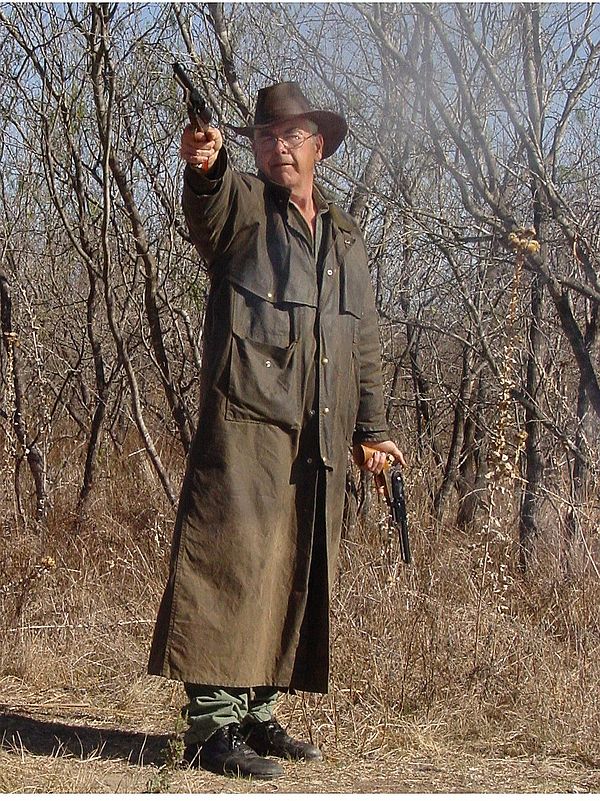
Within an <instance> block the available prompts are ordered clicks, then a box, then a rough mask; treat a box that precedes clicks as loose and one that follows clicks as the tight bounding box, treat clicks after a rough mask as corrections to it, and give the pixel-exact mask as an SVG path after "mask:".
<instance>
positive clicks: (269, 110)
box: [230, 81, 348, 158]
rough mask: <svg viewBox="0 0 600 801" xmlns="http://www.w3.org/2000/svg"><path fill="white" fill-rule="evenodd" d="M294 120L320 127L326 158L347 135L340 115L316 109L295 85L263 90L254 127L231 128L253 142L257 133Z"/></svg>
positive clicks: (294, 83) (344, 121) (276, 85)
mask: <svg viewBox="0 0 600 801" xmlns="http://www.w3.org/2000/svg"><path fill="white" fill-rule="evenodd" d="M294 117H306V119H308V120H312V121H313V122H314V123H315V124H316V125H317V126H318V128H319V133H320V134H321V135H322V136H323V158H327V156H331V154H332V153H335V151H336V150H337V149H338V147H339V146H340V144H341V143H342V140H343V138H344V137H345V136H346V133H347V131H348V124H347V123H346V120H345V119H344V118H343V117H342V116H341V115H340V114H336V113H335V112H333V111H325V110H323V109H315V108H313V106H312V104H311V103H310V101H309V100H308V99H307V98H306V97H305V96H304V95H303V94H302V90H301V89H300V86H299V85H298V84H297V83H296V81H286V82H285V83H276V84H274V85H273V86H265V87H264V88H263V89H260V90H259V92H258V97H257V98H256V109H255V111H254V123H253V124H252V125H246V126H243V127H241V128H237V127H235V126H233V125H231V126H230V127H231V128H233V130H234V131H237V133H239V134H242V135H243V136H249V137H250V138H253V137H254V131H255V130H256V129H260V128H266V127H268V126H269V125H275V124H277V123H280V122H284V121H285V120H290V119H293V118H294Z"/></svg>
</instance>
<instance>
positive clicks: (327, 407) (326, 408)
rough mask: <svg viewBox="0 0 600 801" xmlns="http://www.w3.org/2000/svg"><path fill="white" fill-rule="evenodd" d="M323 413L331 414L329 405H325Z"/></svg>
mask: <svg viewBox="0 0 600 801" xmlns="http://www.w3.org/2000/svg"><path fill="white" fill-rule="evenodd" d="M323 414H329V406H325V408H324V409H323Z"/></svg>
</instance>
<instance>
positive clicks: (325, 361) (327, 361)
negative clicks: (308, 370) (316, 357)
mask: <svg viewBox="0 0 600 801" xmlns="http://www.w3.org/2000/svg"><path fill="white" fill-rule="evenodd" d="M321 364H329V359H328V358H327V356H323V358H322V359H321Z"/></svg>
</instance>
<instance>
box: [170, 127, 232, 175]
mask: <svg viewBox="0 0 600 801" xmlns="http://www.w3.org/2000/svg"><path fill="white" fill-rule="evenodd" d="M222 147H223V137H222V136H221V131H219V129H218V128H211V127H210V126H209V127H208V128H207V129H206V130H205V131H199V130H197V129H196V128H193V127H192V126H191V125H186V127H185V128H184V131H183V134H182V135H181V147H180V148H179V155H180V156H181V158H182V159H183V160H184V161H185V162H187V163H188V164H189V165H190V166H191V167H195V168H196V169H197V170H199V171H203V170H210V168H211V167H212V166H213V164H214V163H215V161H216V160H217V156H218V155H219V150H220V149H221V148H222ZM205 165H206V166H205Z"/></svg>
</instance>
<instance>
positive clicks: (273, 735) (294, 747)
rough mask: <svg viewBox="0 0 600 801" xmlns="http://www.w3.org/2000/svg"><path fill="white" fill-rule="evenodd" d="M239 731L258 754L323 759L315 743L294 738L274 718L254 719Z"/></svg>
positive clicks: (314, 760) (293, 758)
mask: <svg viewBox="0 0 600 801" xmlns="http://www.w3.org/2000/svg"><path fill="white" fill-rule="evenodd" d="M240 732H241V734H242V735H243V736H244V738H245V740H246V742H247V744H248V745H249V746H250V748H252V750H253V751H255V752H256V753H257V754H260V756H276V757H283V758H284V759H292V760H294V761H300V760H304V761H306V762H320V761H321V760H322V759H323V754H322V753H321V752H320V751H319V749H318V748H317V747H316V745H311V744H310V743H303V742H302V741H301V740H294V738H293V737H290V735H289V734H288V733H287V732H286V730H285V729H284V728H283V726H280V724H279V723H278V722H277V721H276V720H275V718H271V720H267V721H266V722H265V723H258V722H255V721H251V722H248V723H245V724H243V725H242V727H241V729H240Z"/></svg>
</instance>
